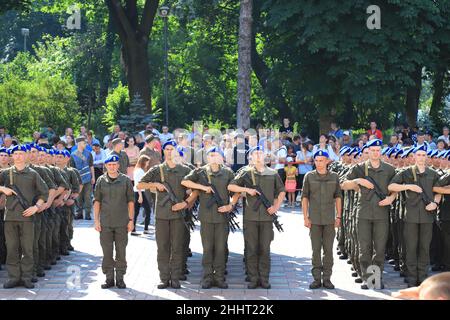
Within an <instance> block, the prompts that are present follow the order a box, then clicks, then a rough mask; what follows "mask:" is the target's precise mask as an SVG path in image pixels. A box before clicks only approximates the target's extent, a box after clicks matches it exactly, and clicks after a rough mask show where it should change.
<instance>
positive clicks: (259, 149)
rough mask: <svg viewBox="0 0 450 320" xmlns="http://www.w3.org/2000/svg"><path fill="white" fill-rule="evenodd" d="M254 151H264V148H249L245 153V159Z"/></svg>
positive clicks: (259, 146)
mask: <svg viewBox="0 0 450 320" xmlns="http://www.w3.org/2000/svg"><path fill="white" fill-rule="evenodd" d="M255 151H264V147H263V146H262V145H257V146H256V147H253V148H250V149H249V150H248V151H247V157H248V156H250V155H251V154H252V153H253V152H255Z"/></svg>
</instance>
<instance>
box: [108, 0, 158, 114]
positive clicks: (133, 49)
mask: <svg viewBox="0 0 450 320" xmlns="http://www.w3.org/2000/svg"><path fill="white" fill-rule="evenodd" d="M123 2H125V4H124V3H123ZM105 3H106V5H107V6H108V9H109V14H110V15H111V17H112V22H113V24H114V27H115V30H116V32H117V34H118V35H119V38H120V42H121V45H122V49H121V54H122V57H121V59H122V63H123V67H124V70H125V74H126V77H127V81H128V89H129V95H130V99H132V98H133V97H134V95H135V94H136V93H138V94H139V95H140V96H141V97H142V99H143V100H144V103H145V107H146V109H147V110H148V112H151V106H152V102H151V89H150V70H149V65H148V52H147V51H148V42H149V38H150V33H151V31H152V27H153V20H154V18H155V15H156V11H157V9H158V5H159V0H146V1H145V4H144V7H143V9H142V15H141V18H140V19H139V14H138V4H137V0H126V1H120V0H105Z"/></svg>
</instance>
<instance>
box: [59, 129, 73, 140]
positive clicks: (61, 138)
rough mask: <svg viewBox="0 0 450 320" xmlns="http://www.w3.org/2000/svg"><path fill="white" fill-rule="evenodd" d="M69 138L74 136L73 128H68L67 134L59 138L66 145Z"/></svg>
mask: <svg viewBox="0 0 450 320" xmlns="http://www.w3.org/2000/svg"><path fill="white" fill-rule="evenodd" d="M68 136H73V130H72V128H66V133H65V135H63V136H62V137H59V139H60V140H62V141H64V142H65V143H67V137H68Z"/></svg>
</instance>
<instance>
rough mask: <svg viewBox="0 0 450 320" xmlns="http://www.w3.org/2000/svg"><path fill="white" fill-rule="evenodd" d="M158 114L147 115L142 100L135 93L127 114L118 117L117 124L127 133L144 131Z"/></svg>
mask: <svg viewBox="0 0 450 320" xmlns="http://www.w3.org/2000/svg"><path fill="white" fill-rule="evenodd" d="M157 118H158V114H148V113H146V112H145V103H144V100H143V99H142V98H141V97H140V96H139V93H136V94H135V95H134V97H133V101H132V102H131V104H130V108H129V113H128V114H124V115H121V116H120V117H119V121H118V122H119V124H120V127H121V128H123V130H126V131H128V132H139V131H141V130H144V129H145V126H146V125H147V124H148V123H149V122H154V121H155V120H156V119H157Z"/></svg>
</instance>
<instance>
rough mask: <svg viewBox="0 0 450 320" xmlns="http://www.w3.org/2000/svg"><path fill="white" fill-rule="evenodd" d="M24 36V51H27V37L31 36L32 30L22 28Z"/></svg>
mask: <svg viewBox="0 0 450 320" xmlns="http://www.w3.org/2000/svg"><path fill="white" fill-rule="evenodd" d="M21 31H22V35H23V48H24V51H27V37H28V36H29V35H30V29H27V28H22V29H21Z"/></svg>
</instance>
